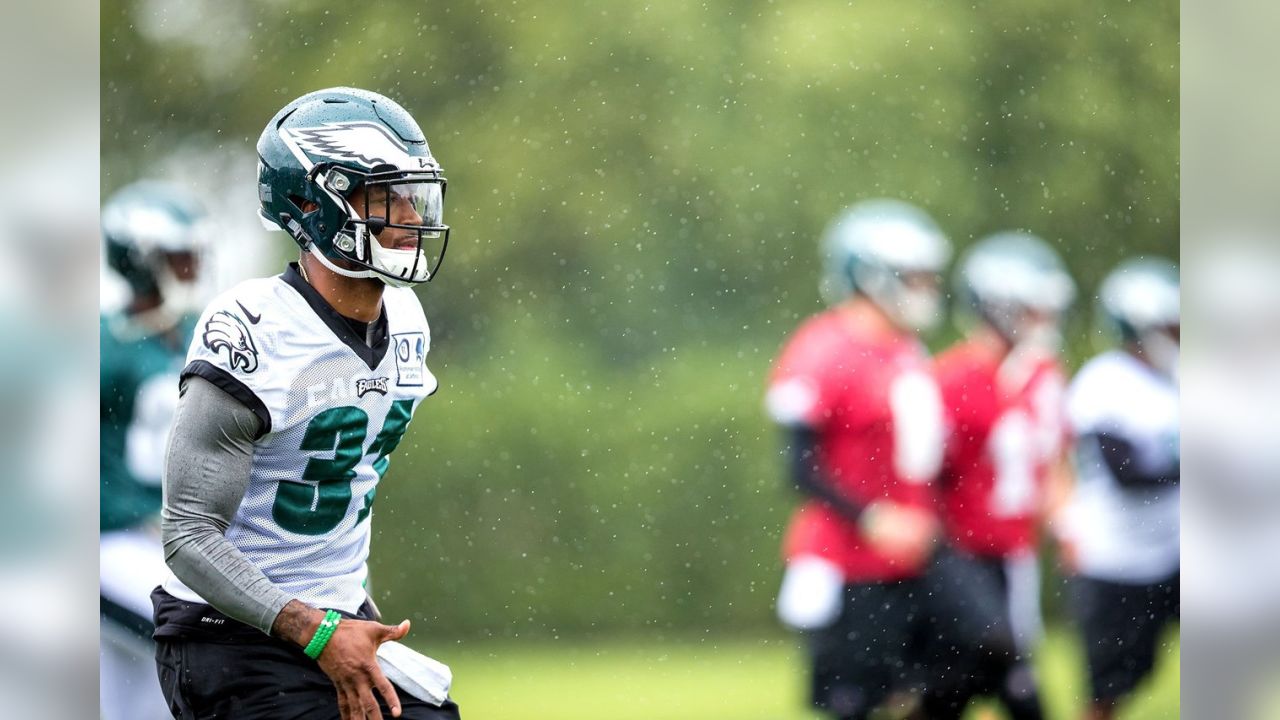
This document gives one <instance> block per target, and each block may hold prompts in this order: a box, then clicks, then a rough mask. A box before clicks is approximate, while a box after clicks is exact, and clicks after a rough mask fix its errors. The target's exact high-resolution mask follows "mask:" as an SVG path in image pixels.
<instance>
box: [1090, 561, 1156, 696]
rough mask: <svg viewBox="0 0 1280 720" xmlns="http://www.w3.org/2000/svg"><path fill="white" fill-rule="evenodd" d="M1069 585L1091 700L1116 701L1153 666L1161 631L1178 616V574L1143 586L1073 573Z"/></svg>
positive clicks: (1140, 680)
mask: <svg viewBox="0 0 1280 720" xmlns="http://www.w3.org/2000/svg"><path fill="white" fill-rule="evenodd" d="M1072 586H1073V587H1072V600H1073V606H1074V608H1073V609H1074V611H1075V615H1076V619H1077V622H1079V624H1080V628H1081V630H1082V631H1083V633H1084V645H1085V656H1086V658H1087V659H1088V663H1089V685H1090V688H1091V690H1092V692H1093V700H1094V701H1095V702H1101V703H1112V702H1115V701H1117V700H1119V699H1121V698H1123V697H1124V696H1125V695H1128V694H1129V693H1131V692H1132V691H1133V689H1134V688H1136V687H1137V686H1138V683H1140V682H1142V680H1143V679H1144V678H1146V677H1147V675H1149V674H1150V673H1151V670H1152V668H1153V667H1155V659H1156V650H1157V649H1158V648H1159V645H1160V635H1161V633H1162V632H1163V631H1164V629H1165V628H1166V627H1168V626H1169V625H1170V624H1172V623H1174V622H1176V621H1177V620H1178V617H1179V614H1180V610H1181V608H1180V601H1179V591H1180V580H1179V575H1177V574H1175V575H1174V576H1173V577H1171V578H1169V579H1168V580H1165V581H1164V582H1157V583H1151V584H1148V585H1125V584H1121V583H1115V582H1108V581H1106V580H1098V579H1095V578H1087V577H1078V578H1075V579H1074V580H1073V581H1072Z"/></svg>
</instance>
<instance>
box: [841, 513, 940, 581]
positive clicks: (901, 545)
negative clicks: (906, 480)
mask: <svg viewBox="0 0 1280 720" xmlns="http://www.w3.org/2000/svg"><path fill="white" fill-rule="evenodd" d="M860 522H861V525H862V530H863V534H864V535H865V536H866V538H867V539H868V540H870V541H871V544H872V545H874V546H875V547H876V549H877V550H879V551H880V553H881V554H883V555H885V556H886V557H888V558H891V559H893V560H896V561H897V562H900V563H902V564H904V565H909V566H914V565H919V564H920V563H922V562H924V561H925V560H926V559H927V558H928V557H929V554H930V553H931V552H932V551H933V544H934V540H935V539H936V538H937V536H938V521H937V518H935V517H934V515H933V513H931V512H929V511H928V510H925V509H922V508H917V507H912V506H910V505H899V504H898V503H894V502H889V501H885V500H881V501H877V502H875V503H872V504H871V505H870V506H868V507H867V508H866V509H865V510H864V511H863V514H862V519H861V521H860Z"/></svg>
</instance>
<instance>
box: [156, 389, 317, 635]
mask: <svg viewBox="0 0 1280 720" xmlns="http://www.w3.org/2000/svg"><path fill="white" fill-rule="evenodd" d="M180 393H181V397H180V399H179V400H178V411H177V413H176V415H175V416H174V421H173V430H172V431H171V432H170V434H169V447H168V450H167V452H166V454H165V469H164V508H163V510H162V511H161V520H162V524H161V533H162V537H163V541H164V556H165V562H167V563H168V565H169V568H170V569H172V570H173V573H174V574H175V575H177V576H178V579H179V580H181V581H182V582H183V583H185V584H186V586H187V587H189V588H191V589H192V590H194V591H195V592H196V593H198V594H199V595H200V597H202V598H204V599H205V600H206V601H207V602H208V603H209V604H210V605H212V606H213V607H215V608H217V609H218V610H219V611H221V612H223V613H225V614H226V615H228V616H229V617H232V618H235V619H236V620H239V621H240V622H243V623H246V624H248V625H252V626H253V627H256V628H258V629H259V630H261V631H262V632H264V633H267V634H270V633H271V626H272V624H273V623H274V622H275V619H276V615H278V614H279V613H280V610H281V608H283V607H284V606H285V605H286V604H287V603H288V602H289V601H290V600H291V599H292V598H291V597H290V596H289V595H287V594H286V593H285V592H284V591H283V590H281V589H280V588H278V587H276V586H275V585H273V584H272V583H271V581H270V580H268V579H267V577H266V576H265V575H263V574H262V571H261V570H259V569H258V568H257V567H255V566H254V565H253V563H251V562H249V560H248V558H246V557H245V556H244V554H243V553H241V552H240V550H238V549H237V548H236V547H235V546H234V545H232V544H231V542H230V541H228V540H227V538H226V535H225V533H226V531H227V527H228V526H229V525H230V524H231V520H232V518H234V517H235V514H236V510H237V508H239V507H240V501H241V500H242V499H243V498H244V493H245V490H246V488H248V486H249V471H250V467H251V465H252V463H253V442H254V439H255V438H256V437H257V436H258V433H259V431H260V429H261V422H260V421H259V420H258V418H257V416H255V415H254V414H253V412H252V411H251V410H249V409H248V408H246V407H245V406H244V405H242V404H241V403H240V402H239V401H237V400H236V399H235V398H233V397H231V395H229V394H227V393H226V392H224V391H222V390H221V389H219V388H218V387H216V386H215V385H213V383H210V382H209V381H207V380H204V379H203V378H200V377H197V376H188V377H187V378H185V379H184V380H183V381H182V385H181V389H180Z"/></svg>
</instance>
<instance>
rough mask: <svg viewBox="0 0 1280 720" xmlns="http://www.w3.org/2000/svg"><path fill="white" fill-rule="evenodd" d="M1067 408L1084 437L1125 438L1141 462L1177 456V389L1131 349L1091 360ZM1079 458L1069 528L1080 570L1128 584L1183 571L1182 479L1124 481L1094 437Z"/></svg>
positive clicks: (1163, 462) (1157, 463) (1150, 464)
mask: <svg viewBox="0 0 1280 720" xmlns="http://www.w3.org/2000/svg"><path fill="white" fill-rule="evenodd" d="M1067 412H1068V415H1069V417H1070V420H1071V425H1072V430H1073V431H1074V434H1075V436H1076V437H1077V438H1080V439H1083V438H1085V437H1086V436H1088V435H1090V434H1093V433H1107V434H1110V435H1112V436H1115V437H1118V438H1121V439H1123V440H1124V441H1126V442H1128V443H1129V444H1130V445H1132V447H1133V452H1134V458H1133V462H1134V463H1135V464H1137V465H1138V467H1139V468H1161V467H1168V466H1169V465H1172V464H1176V463H1177V462H1178V457H1179V455H1178V437H1179V435H1178V388H1177V386H1176V385H1174V383H1173V381H1172V380H1170V379H1169V378H1167V377H1165V376H1164V375H1161V374H1159V373H1157V372H1156V371H1154V370H1152V369H1151V368H1149V367H1147V366H1146V365H1144V364H1143V363H1142V362H1140V361H1139V360H1138V359H1136V358H1134V357H1133V356H1132V355H1130V354H1129V353H1127V352H1123V351H1120V350H1115V351H1111V352H1108V353H1105V354H1103V355H1100V356H1098V357H1096V358H1094V359H1093V360H1091V361H1089V362H1088V363H1086V364H1085V366H1084V367H1083V368H1081V370H1080V372H1079V374H1077V375H1076V378H1075V380H1074V381H1073V382H1072V384H1071V388H1070V390H1069V391H1068V396H1067ZM1076 460H1077V462H1076V466H1077V467H1076V471H1077V474H1078V478H1079V481H1078V483H1077V488H1076V494H1075V497H1074V498H1073V500H1072V502H1071V505H1070V507H1069V509H1068V514H1067V528H1066V532H1067V534H1068V536H1069V538H1070V539H1071V540H1072V542H1073V543H1074V545H1075V549H1076V551H1077V554H1078V558H1077V559H1078V561H1079V565H1080V571H1081V572H1082V573H1083V574H1084V575H1086V576H1089V577H1095V578H1098V579H1102V580H1109V581H1112V582H1123V583H1149V582H1156V581H1159V580H1164V579H1166V578H1168V577H1169V576H1170V575H1172V574H1173V573H1174V572H1176V571H1177V570H1178V565H1179V547H1178V532H1179V523H1178V496H1179V489H1178V486H1177V485H1171V486H1162V487H1158V488H1139V489H1126V488H1124V487H1122V486H1121V485H1120V484H1119V482H1118V481H1117V480H1116V478H1115V477H1113V475H1112V473H1111V470H1110V469H1109V468H1108V466H1107V464H1106V462H1104V461H1103V459H1102V458H1101V457H1100V451H1099V450H1098V448H1097V445H1096V443H1093V442H1087V441H1086V442H1080V444H1079V452H1078V453H1077V458H1076Z"/></svg>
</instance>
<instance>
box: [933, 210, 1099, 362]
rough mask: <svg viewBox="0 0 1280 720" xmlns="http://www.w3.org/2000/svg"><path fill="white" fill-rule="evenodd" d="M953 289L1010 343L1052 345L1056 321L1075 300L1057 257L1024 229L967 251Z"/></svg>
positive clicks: (1072, 285) (994, 237) (1072, 284)
mask: <svg viewBox="0 0 1280 720" xmlns="http://www.w3.org/2000/svg"><path fill="white" fill-rule="evenodd" d="M955 285H956V290H957V293H958V294H959V295H960V296H961V297H962V298H964V300H965V301H966V305H967V307H968V309H969V311H970V312H972V313H973V314H975V315H977V316H978V317H980V318H982V320H984V321H985V322H986V323H987V324H989V325H991V327H992V328H994V329H995V331H996V332H998V333H999V334H1000V335H1001V337H1003V338H1004V339H1005V340H1006V341H1008V342H1009V343H1010V344H1012V345H1018V344H1021V343H1024V342H1032V343H1036V342H1042V343H1047V344H1048V345H1049V346H1050V347H1053V346H1056V345H1057V338H1056V337H1055V336H1056V335H1057V326H1058V319H1059V317H1060V316H1061V315H1062V314H1063V313H1064V312H1066V311H1067V309H1068V308H1069V307H1071V302H1072V301H1073V300H1074V299H1075V296H1076V284H1075V282H1073V281H1072V280H1071V275H1070V274H1069V273H1068V272H1067V268H1066V266H1065V265H1064V264H1063V263H1062V260H1061V258H1059V257H1058V253H1057V252H1055V251H1054V249H1053V248H1052V247H1051V246H1050V245H1049V244H1048V243H1047V242H1045V241H1044V240H1042V239H1040V238H1039V237H1037V236H1035V235H1032V234H1031V233H1028V232H1022V231H1007V232H1000V233H996V234H995V235H991V236H989V237H986V238H984V239H982V240H980V241H979V242H977V243H975V244H974V245H973V246H972V247H970V248H969V250H968V251H967V252H966V253H965V254H964V256H963V257H962V258H961V260H960V262H959V265H958V267H957V268H956V277H955ZM1036 316H1039V317H1036Z"/></svg>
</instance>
